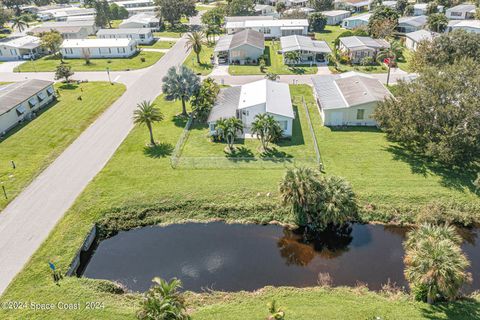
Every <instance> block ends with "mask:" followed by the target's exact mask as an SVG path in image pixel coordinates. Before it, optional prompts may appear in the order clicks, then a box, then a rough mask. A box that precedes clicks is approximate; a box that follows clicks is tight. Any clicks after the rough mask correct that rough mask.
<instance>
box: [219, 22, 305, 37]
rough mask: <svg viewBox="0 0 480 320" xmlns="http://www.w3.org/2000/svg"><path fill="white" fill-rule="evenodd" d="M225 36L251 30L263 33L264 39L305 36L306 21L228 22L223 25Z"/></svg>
mask: <svg viewBox="0 0 480 320" xmlns="http://www.w3.org/2000/svg"><path fill="white" fill-rule="evenodd" d="M225 28H226V29H227V34H234V33H237V32H238V31H242V30H245V29H251V30H255V31H258V32H261V33H263V35H264V36H265V38H270V39H271V38H280V37H283V36H289V35H294V34H297V35H305V36H306V35H307V33H308V20H307V19H280V20H272V19H269V20H257V19H254V20H244V21H228V22H227V23H226V24H225Z"/></svg>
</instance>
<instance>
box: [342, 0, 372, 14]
mask: <svg viewBox="0 0 480 320" xmlns="http://www.w3.org/2000/svg"><path fill="white" fill-rule="evenodd" d="M372 2H373V0H335V1H334V2H333V7H334V9H335V10H348V11H352V12H361V11H370V7H371V5H372Z"/></svg>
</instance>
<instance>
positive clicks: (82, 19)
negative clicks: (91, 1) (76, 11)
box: [67, 16, 95, 22]
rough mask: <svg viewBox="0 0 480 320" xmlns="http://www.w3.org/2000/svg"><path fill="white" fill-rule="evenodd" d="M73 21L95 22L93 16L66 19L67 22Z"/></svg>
mask: <svg viewBox="0 0 480 320" xmlns="http://www.w3.org/2000/svg"><path fill="white" fill-rule="evenodd" d="M75 21H95V16H71V17H67V22H75Z"/></svg>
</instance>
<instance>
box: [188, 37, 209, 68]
mask: <svg viewBox="0 0 480 320" xmlns="http://www.w3.org/2000/svg"><path fill="white" fill-rule="evenodd" d="M204 41H205V34H204V33H203V32H202V31H193V32H191V33H189V34H188V35H187V43H185V47H186V48H187V49H189V50H190V49H192V50H193V52H195V54H196V55H197V63H198V64H200V52H201V51H202V45H203V43H204Z"/></svg>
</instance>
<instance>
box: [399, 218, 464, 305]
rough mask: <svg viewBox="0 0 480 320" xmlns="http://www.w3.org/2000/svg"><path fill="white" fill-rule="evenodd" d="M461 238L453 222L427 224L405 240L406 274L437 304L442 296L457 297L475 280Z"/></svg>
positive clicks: (430, 300) (431, 301)
mask: <svg viewBox="0 0 480 320" xmlns="http://www.w3.org/2000/svg"><path fill="white" fill-rule="evenodd" d="M459 240H460V238H459V237H458V235H456V234H455V229H453V228H452V227H449V226H432V225H429V224H423V225H421V226H420V227H419V228H418V229H416V230H413V231H411V232H410V233H409V234H408V240H407V241H406V242H405V257H404V262H405V266H406V267H405V278H406V279H407V280H408V282H409V283H410V285H411V287H412V288H420V289H423V290H425V291H426V299H427V302H428V303H429V304H433V303H434V302H435V300H437V299H438V297H443V298H446V299H449V300H454V299H455V298H456V297H457V296H458V292H459V290H460V288H461V287H462V286H463V284H464V283H466V282H469V281H470V280H471V275H470V273H468V272H466V269H467V268H468V267H469V266H470V262H469V261H468V259H467V257H466V256H465V254H464V253H463V252H462V249H461V248H460V243H461V241H459Z"/></svg>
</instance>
